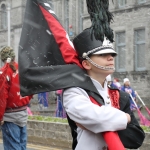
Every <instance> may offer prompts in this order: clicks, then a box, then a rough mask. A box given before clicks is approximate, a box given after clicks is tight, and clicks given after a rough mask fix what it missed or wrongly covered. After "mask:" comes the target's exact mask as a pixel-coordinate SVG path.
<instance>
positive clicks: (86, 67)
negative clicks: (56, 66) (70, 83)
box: [82, 60, 91, 70]
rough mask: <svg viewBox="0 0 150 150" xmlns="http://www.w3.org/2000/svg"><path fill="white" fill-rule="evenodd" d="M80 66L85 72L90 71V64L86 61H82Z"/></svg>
mask: <svg viewBox="0 0 150 150" xmlns="http://www.w3.org/2000/svg"><path fill="white" fill-rule="evenodd" d="M82 66H83V67H84V69H86V70H90V69H91V64H90V63H89V62H88V61H87V60H83V61H82Z"/></svg>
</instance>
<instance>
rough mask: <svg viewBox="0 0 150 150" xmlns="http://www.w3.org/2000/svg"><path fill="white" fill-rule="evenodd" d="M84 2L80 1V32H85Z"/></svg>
mask: <svg viewBox="0 0 150 150" xmlns="http://www.w3.org/2000/svg"><path fill="white" fill-rule="evenodd" d="M83 13H84V1H83V0H79V32H82V31H83Z"/></svg>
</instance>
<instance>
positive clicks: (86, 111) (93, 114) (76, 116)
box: [63, 88, 127, 133]
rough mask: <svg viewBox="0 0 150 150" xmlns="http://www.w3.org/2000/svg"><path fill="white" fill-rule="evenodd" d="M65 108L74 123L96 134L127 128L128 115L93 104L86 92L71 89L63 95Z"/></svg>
mask: <svg viewBox="0 0 150 150" xmlns="http://www.w3.org/2000/svg"><path fill="white" fill-rule="evenodd" d="M63 105H64V108H65V110H66V112H67V114H68V116H69V117H70V119H72V120H73V121H75V122H77V123H79V124H81V125H83V126H84V127H85V128H86V129H88V130H90V131H91V132H94V133H100V132H105V131H118V130H122V129H125V128H126V126H127V117H126V114H125V113H124V112H122V111H120V110H118V109H116V108H113V107H111V106H109V107H108V106H104V105H103V106H101V107H100V106H97V105H95V104H93V103H92V102H91V101H90V99H89V96H88V95H87V93H86V91H84V90H83V89H81V88H69V89H67V90H65V91H64V93H63Z"/></svg>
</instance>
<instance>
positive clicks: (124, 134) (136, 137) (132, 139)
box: [118, 100, 145, 149]
mask: <svg viewBox="0 0 150 150" xmlns="http://www.w3.org/2000/svg"><path fill="white" fill-rule="evenodd" d="M122 111H124V112H125V113H128V114H130V116H131V122H130V123H129V124H128V125H127V128H126V129H125V130H122V131H118V134H119V137H120V139H121V141H122V143H123V145H124V147H125V148H130V149H137V148H139V147H140V146H141V145H142V143H143V141H144V138H145V133H144V131H143V130H142V128H141V127H140V125H139V123H138V122H137V120H136V118H135V116H134V114H133V112H132V111H131V110H130V101H129V100H128V103H127V104H126V106H125V108H124V109H123V110H122Z"/></svg>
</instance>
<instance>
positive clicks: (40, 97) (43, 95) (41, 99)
mask: <svg viewBox="0 0 150 150" xmlns="http://www.w3.org/2000/svg"><path fill="white" fill-rule="evenodd" d="M38 101H39V104H42V105H43V106H44V107H48V100H47V93H46V92H44V93H39V94H38Z"/></svg>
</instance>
